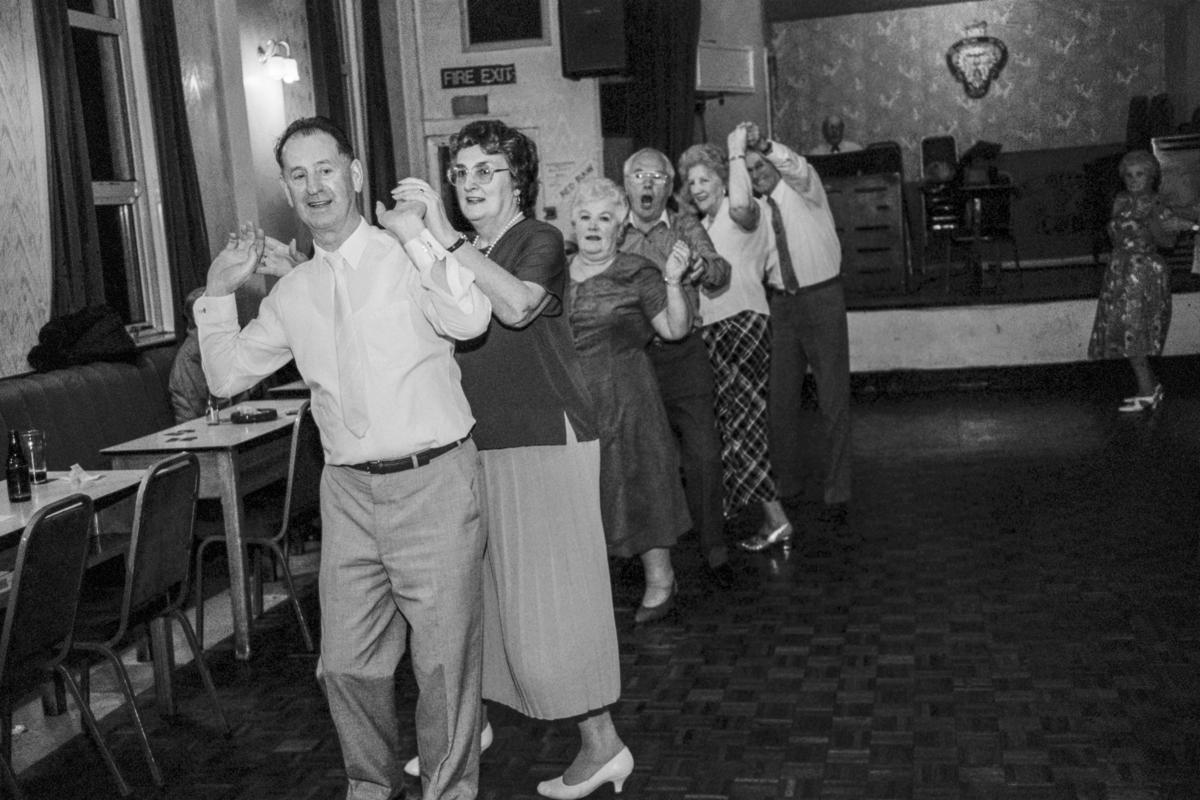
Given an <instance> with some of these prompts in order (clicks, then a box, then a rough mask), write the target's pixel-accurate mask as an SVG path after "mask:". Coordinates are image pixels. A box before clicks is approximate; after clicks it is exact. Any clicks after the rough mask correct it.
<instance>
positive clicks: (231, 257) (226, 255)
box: [204, 222, 305, 297]
mask: <svg viewBox="0 0 1200 800" xmlns="http://www.w3.org/2000/svg"><path fill="white" fill-rule="evenodd" d="M304 260H305V259H304V256H303V255H302V254H301V253H300V251H299V250H298V249H296V240H295V239H292V240H291V241H290V242H288V243H287V244H284V243H283V242H281V241H279V240H278V239H275V238H273V237H270V236H267V235H266V234H265V233H263V230H262V228H260V227H258V226H257V225H255V224H254V223H253V222H244V223H242V226H241V227H240V228H238V229H237V230H236V231H231V232H230V233H229V238H228V239H227V240H226V242H225V248H224V249H223V250H221V252H219V253H217V257H216V258H214V259H213V262H212V264H211V265H210V266H209V268H208V282H207V285H206V287H205V291H204V293H205V294H206V295H207V296H209V297H220V296H222V295H226V294H232V293H233V292H235V291H236V290H237V289H238V287H240V286H241V285H242V284H244V283H245V282H246V281H248V280H250V277H251V276H252V275H255V274H258V275H274V276H275V277H283V276H284V275H286V274H288V273H289V272H291V271H292V269H293V268H295V266H296V265H297V264H299V263H300V262H302V261H304Z"/></svg>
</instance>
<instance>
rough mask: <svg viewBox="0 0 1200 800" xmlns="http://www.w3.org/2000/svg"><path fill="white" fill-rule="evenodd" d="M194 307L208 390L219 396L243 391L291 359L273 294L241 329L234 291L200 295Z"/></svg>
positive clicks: (230, 395) (227, 395)
mask: <svg viewBox="0 0 1200 800" xmlns="http://www.w3.org/2000/svg"><path fill="white" fill-rule="evenodd" d="M194 309H195V316H196V328H197V330H198V331H199V334H200V362H201V366H202V367H203V368H204V377H205V378H206V379H207V380H208V390H209V392H211V393H212V394H214V395H216V396H217V397H232V396H233V395H235V394H239V393H241V392H244V391H246V390H247V389H250V388H251V387H252V386H254V385H255V384H256V383H258V382H259V381H260V380H262V379H263V378H265V377H267V376H268V375H270V374H271V373H273V372H275V370H277V369H279V368H280V367H282V366H283V365H284V364H286V363H287V362H288V361H290V360H291V358H292V352H291V348H289V347H288V344H287V339H286V337H285V336H284V330H283V325H282V324H281V323H280V320H279V317H278V315H277V314H276V312H275V299H274V297H273V295H268V296H267V297H266V298H264V299H263V301H262V304H261V305H260V306H259V310H258V316H257V317H256V318H255V319H254V320H252V321H251V322H250V323H249V324H248V325H247V326H246V327H245V328H240V329H239V328H238V315H237V301H236V299H235V298H234V296H233V295H232V294H228V295H224V296H222V297H201V298H200V299H198V300H197V301H196V304H195V306H194Z"/></svg>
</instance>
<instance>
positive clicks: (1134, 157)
mask: <svg viewBox="0 0 1200 800" xmlns="http://www.w3.org/2000/svg"><path fill="white" fill-rule="evenodd" d="M1135 164H1140V165H1142V166H1144V167H1149V168H1150V187H1151V188H1152V189H1155V190H1157V189H1158V181H1159V179H1160V178H1162V166H1161V165H1160V164H1159V163H1158V159H1157V158H1155V157H1154V156H1153V155H1151V153H1150V152H1149V151H1148V150H1130V151H1129V152H1128V153H1126V154H1125V155H1123V156H1121V161H1120V162H1119V163H1118V164H1117V174H1118V175H1120V176H1121V177H1122V178H1124V177H1125V170H1127V169H1129V168H1130V167H1132V166H1134V165H1135Z"/></svg>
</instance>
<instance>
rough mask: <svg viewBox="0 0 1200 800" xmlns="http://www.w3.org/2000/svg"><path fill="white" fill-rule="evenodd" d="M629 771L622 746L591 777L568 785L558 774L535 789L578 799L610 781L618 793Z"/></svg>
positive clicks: (558, 799)
mask: <svg viewBox="0 0 1200 800" xmlns="http://www.w3.org/2000/svg"><path fill="white" fill-rule="evenodd" d="M655 608H657V606H655ZM631 772H633V753H630V752H629V748H628V747H622V748H621V752H619V753H617V754H616V755H615V756H613V757H612V758H611V759H610V760H609V761H608V763H607V764H605V765H604V766H603V767H601V768H600V769H598V770H596V771H595V773H593V774H592V777H590V778H588V779H587V780H586V781H584V782H583V783H576V784H572V785H570V786H568V785H567V784H566V783H564V782H563V779H562V775H559V776H558V777H557V778H555V779H554V780H552V781H542V782H541V783H539V784H538V785H537V791H538V794H540V795H541V796H542V797H550V798H552V799H553V800H578V798H580V797H587V796H588V795H589V794H591V793H592V792H594V791H596V790H597V789H599V788H600V787H601V786H603V785H604V784H606V783H609V782H611V783H612V785H613V791H614V792H615V793H617V794H620V793H621V789H622V788H623V787H624V786H625V779H626V778H628V777H629V774H630V773H631Z"/></svg>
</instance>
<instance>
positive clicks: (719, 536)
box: [618, 147, 733, 588]
mask: <svg viewBox="0 0 1200 800" xmlns="http://www.w3.org/2000/svg"><path fill="white" fill-rule="evenodd" d="M674 183H675V167H674V166H672V164H671V160H670V159H669V158H667V157H666V155H665V154H663V153H661V152H659V151H658V150H655V149H654V148H650V147H647V148H644V149H642V150H639V151H637V152H636V153H634V154H633V155H631V156H630V157H629V158H628V159H627V160H626V161H625V193H626V194H628V195H629V216H628V217H627V218H626V220H625V224H624V227H623V230H622V233H621V239H620V243H619V245H618V247H619V249H620V250H621V252H624V253H636V254H638V255H641V256H644V257H646V258H648V259H650V260H651V261H653V262H654V263H655V264H657V265H658V268H659V269H662V268H663V265H664V264H666V262H667V256H668V255H670V253H671V248H672V247H674V246H675V243H676V242H677V241H683V242H685V243H686V244H687V246H688V249H689V250H690V251H691V258H692V267H691V269H690V270H689V272H688V273H687V275H686V276H685V278H684V291H685V292H686V294H687V297H688V301H689V302H690V303H691V304H692V319H693V320H695V322H694V323H693V325H694V327H693V331H692V333H689V334H688V335H687V336H685V337H683V338H682V339H679V340H676V341H673V342H665V341H662V340H661V339H658V338H657V337H656V338H655V340H654V341H653V342H652V343H651V344H650V360H651V361H652V362H653V363H654V370H655V373H656V374H657V376H658V386H659V391H660V392H661V393H662V399H663V405H664V406H666V409H667V419H668V420H669V421H670V423H671V429H672V430H673V431H674V432H675V436H676V438H677V439H678V440H679V449H680V457H681V458H680V460H681V463H682V464H683V477H684V493H685V495H686V497H687V503H688V511H689V512H690V513H691V515H692V521H693V523H694V524H695V526H696V532H697V533H698V534H699V537H700V548H701V550H702V551H703V552H704V556H705V558H706V559H707V561H708V568H709V570H710V571H711V574H712V576H713V578H714V580H715V581H716V582H717V584H718V585H719V586H722V587H723V588H728V587H729V586H730V585H731V583H732V580H733V575H732V570H731V568H730V566H729V550H728V548H727V546H726V544H725V520H724V517H723V514H722V508H721V506H722V499H723V491H724V490H723V488H722V475H721V437H720V434H719V433H718V432H717V421H716V417H715V411H714V407H715V403H714V395H713V393H714V389H713V372H712V365H711V363H710V362H709V360H708V352H707V351H706V350H705V348H704V342H703V341H702V340H701V338H700V336H699V334H697V333H696V332H695V329H696V328H699V327H700V322H701V320H700V314H699V308H700V299H699V293H700V292H704V293H705V294H707V295H709V296H714V295H717V294H720V293H721V292H722V291H723V290H724V289H725V288H726V287H727V286H729V272H730V266H729V262H728V261H726V260H725V259H723V258H721V256H719V255H717V251H716V248H714V247H713V244H712V240H711V239H709V238H708V233H707V232H705V230H704V228H703V226H701V224H700V222H699V220H697V219H696V218H695V217H694V216H693V215H691V214H680V213H679V212H678V211H674V210H671V209H668V208H667V200H668V199H669V198H670V196H671V191H672V189H673V188H674Z"/></svg>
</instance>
